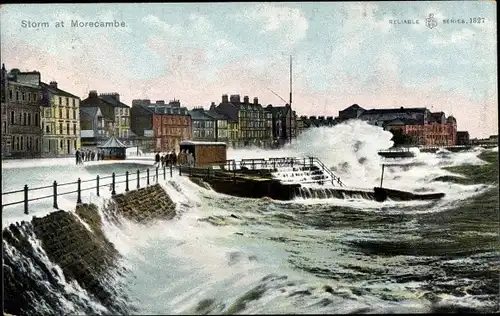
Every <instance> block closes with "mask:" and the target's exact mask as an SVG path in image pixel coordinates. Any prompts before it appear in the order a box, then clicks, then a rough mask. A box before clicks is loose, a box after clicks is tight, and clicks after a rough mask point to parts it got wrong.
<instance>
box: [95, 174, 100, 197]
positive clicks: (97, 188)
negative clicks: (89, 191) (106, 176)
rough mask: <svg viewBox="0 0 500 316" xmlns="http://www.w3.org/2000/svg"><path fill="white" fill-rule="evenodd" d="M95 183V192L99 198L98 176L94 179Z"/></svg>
mask: <svg viewBox="0 0 500 316" xmlns="http://www.w3.org/2000/svg"><path fill="white" fill-rule="evenodd" d="M95 180H96V182H97V185H96V187H95V188H96V191H97V196H99V175H97V177H96V178H95Z"/></svg>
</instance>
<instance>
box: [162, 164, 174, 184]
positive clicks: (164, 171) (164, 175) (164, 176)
mask: <svg viewBox="0 0 500 316" xmlns="http://www.w3.org/2000/svg"><path fill="white" fill-rule="evenodd" d="M170 165H172V164H170ZM163 180H167V171H166V170H165V165H163Z"/></svg>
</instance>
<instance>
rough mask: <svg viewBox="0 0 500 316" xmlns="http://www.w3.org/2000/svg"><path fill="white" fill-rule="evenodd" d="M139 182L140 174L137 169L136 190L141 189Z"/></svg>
mask: <svg viewBox="0 0 500 316" xmlns="http://www.w3.org/2000/svg"><path fill="white" fill-rule="evenodd" d="M140 180H141V177H140V172H139V169H137V188H138V189H139V188H140V187H141V185H140Z"/></svg>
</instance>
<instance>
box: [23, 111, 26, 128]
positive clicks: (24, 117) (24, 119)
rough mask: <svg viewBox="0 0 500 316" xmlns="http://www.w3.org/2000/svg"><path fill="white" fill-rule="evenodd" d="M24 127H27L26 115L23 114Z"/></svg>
mask: <svg viewBox="0 0 500 316" xmlns="http://www.w3.org/2000/svg"><path fill="white" fill-rule="evenodd" d="M23 125H26V113H23Z"/></svg>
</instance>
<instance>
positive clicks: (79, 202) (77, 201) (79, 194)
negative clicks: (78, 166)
mask: <svg viewBox="0 0 500 316" xmlns="http://www.w3.org/2000/svg"><path fill="white" fill-rule="evenodd" d="M77 183H78V189H77V190H78V197H77V198H76V204H77V205H80V204H82V180H81V179H80V178H78V181H77Z"/></svg>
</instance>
